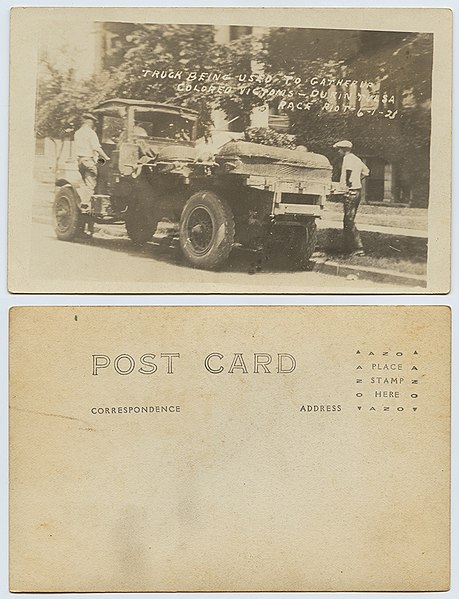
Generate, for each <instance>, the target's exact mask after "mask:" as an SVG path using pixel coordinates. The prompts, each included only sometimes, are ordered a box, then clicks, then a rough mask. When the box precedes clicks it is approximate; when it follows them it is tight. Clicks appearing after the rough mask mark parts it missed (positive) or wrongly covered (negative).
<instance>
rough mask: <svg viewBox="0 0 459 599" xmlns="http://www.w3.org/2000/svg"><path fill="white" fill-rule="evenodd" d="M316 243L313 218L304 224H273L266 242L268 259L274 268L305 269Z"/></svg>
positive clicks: (315, 228)
mask: <svg viewBox="0 0 459 599" xmlns="http://www.w3.org/2000/svg"><path fill="white" fill-rule="evenodd" d="M316 245H317V225H316V223H315V220H313V219H311V221H309V222H307V223H305V224H304V225H301V226H300V225H288V224H282V225H275V226H274V229H273V231H272V233H271V236H270V240H269V242H268V246H267V247H268V260H269V261H270V263H271V265H272V266H274V267H275V268H285V267H290V268H294V269H295V270H306V269H307V268H308V266H309V261H310V259H311V256H312V254H313V253H314V250H315V248H316Z"/></svg>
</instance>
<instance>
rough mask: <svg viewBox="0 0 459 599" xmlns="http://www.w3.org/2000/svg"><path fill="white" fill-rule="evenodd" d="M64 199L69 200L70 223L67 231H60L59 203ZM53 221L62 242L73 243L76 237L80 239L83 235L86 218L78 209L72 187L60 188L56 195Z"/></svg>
mask: <svg viewBox="0 0 459 599" xmlns="http://www.w3.org/2000/svg"><path fill="white" fill-rule="evenodd" d="M62 198H65V199H66V200H67V202H68V205H69V211H70V222H69V225H68V227H67V228H66V229H65V230H62V229H59V227H58V222H57V215H56V210H57V206H58V203H59V202H60V201H61V200H62ZM53 221H54V231H55V232H56V236H57V238H58V239H61V240H62V241H72V240H73V239H75V238H76V237H80V236H81V235H82V234H83V231H84V217H83V215H82V214H81V212H80V209H79V207H78V202H77V197H76V193H75V192H74V190H73V189H72V188H71V187H60V188H59V190H58V192H57V193H56V197H55V199H54V204H53Z"/></svg>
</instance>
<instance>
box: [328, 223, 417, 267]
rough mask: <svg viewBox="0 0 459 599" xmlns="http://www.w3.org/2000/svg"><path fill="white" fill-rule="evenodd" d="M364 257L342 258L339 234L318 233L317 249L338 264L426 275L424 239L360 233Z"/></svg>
mask: <svg viewBox="0 0 459 599" xmlns="http://www.w3.org/2000/svg"><path fill="white" fill-rule="evenodd" d="M360 234H361V237H362V242H363V246H364V248H365V252H366V255H365V256H352V257H349V256H346V255H343V249H342V239H343V233H342V231H340V230H336V229H323V230H322V231H319V242H318V250H319V251H321V252H324V253H325V254H326V255H327V256H328V257H329V258H330V259H331V260H336V261H338V262H339V263H340V264H352V265H356V266H370V267H372V268H382V269H388V270H396V271H397V272H405V273H410V274H417V275H425V274H426V272H427V240H426V239H422V238H419V237H404V236H401V235H400V236H396V235H388V234H385V233H374V232H371V231H361V233H360Z"/></svg>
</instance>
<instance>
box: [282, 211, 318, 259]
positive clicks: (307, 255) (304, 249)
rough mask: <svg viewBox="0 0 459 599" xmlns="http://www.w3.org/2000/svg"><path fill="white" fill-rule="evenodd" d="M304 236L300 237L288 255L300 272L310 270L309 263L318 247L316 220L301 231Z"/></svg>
mask: <svg viewBox="0 0 459 599" xmlns="http://www.w3.org/2000/svg"><path fill="white" fill-rule="evenodd" d="M300 231H301V232H302V233H304V234H300V235H299V236H298V240H297V242H296V243H295V244H294V245H293V246H292V247H291V248H289V249H288V252H287V255H288V257H289V259H290V262H291V264H292V266H294V267H295V268H297V269H299V270H305V269H307V268H308V265H309V261H310V259H311V256H312V254H313V253H314V250H315V249H316V246H317V225H316V222H315V220H312V221H311V222H309V223H307V224H306V225H305V227H304V229H300Z"/></svg>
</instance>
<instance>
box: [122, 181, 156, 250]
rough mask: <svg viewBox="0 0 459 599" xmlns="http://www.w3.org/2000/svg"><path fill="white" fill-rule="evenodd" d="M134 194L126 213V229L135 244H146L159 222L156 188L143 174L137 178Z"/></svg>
mask: <svg viewBox="0 0 459 599" xmlns="http://www.w3.org/2000/svg"><path fill="white" fill-rule="evenodd" d="M132 194H133V197H132V200H131V203H130V205H129V207H128V211H127V214H126V231H127V234H128V236H129V238H130V239H131V241H132V242H133V243H134V244H135V245H144V244H145V243H148V242H149V241H151V238H152V237H153V235H154V234H155V231H156V227H157V226H158V222H159V217H158V215H157V214H156V210H155V203H156V202H155V197H154V190H153V188H152V186H151V185H150V183H149V182H148V181H147V180H146V179H145V177H144V176H143V175H141V176H140V177H139V178H138V179H136V180H135V184H134V188H133V190H132Z"/></svg>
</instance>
